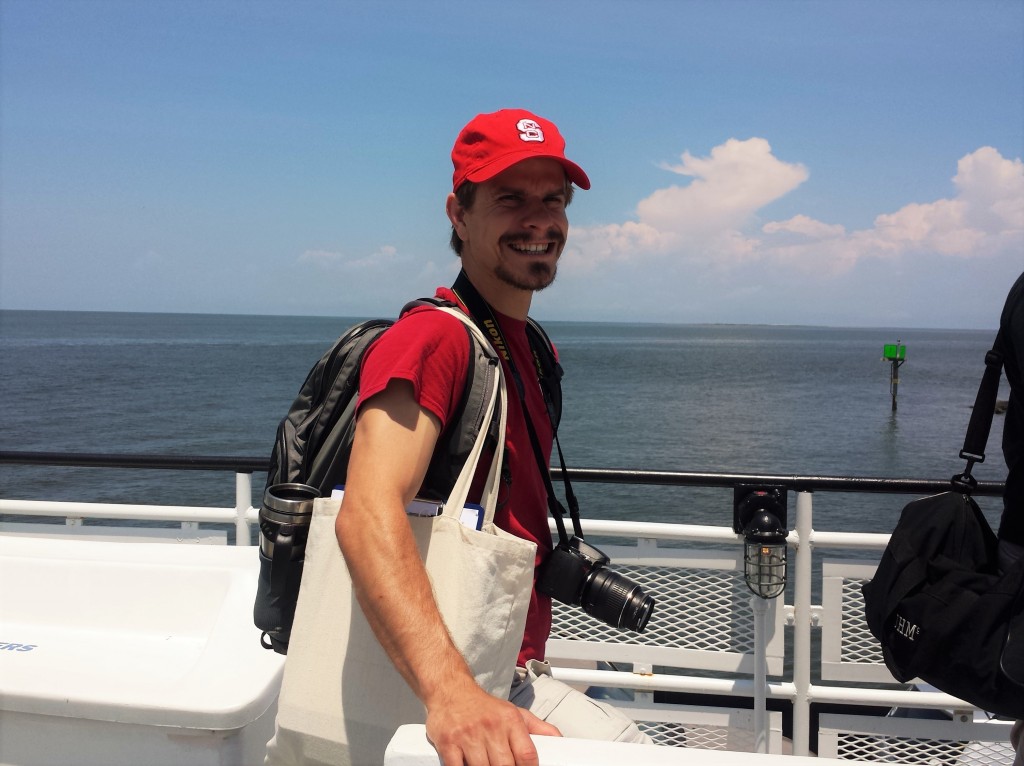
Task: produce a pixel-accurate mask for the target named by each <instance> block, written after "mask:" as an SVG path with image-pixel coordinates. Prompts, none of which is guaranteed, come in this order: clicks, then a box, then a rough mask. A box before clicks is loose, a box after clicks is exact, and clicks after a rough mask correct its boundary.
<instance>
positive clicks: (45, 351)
mask: <svg viewBox="0 0 1024 766" xmlns="http://www.w3.org/2000/svg"><path fill="white" fill-rule="evenodd" d="M356 321H358V318H326V317H276V316H220V315H215V316H211V315H195V314H128V313H92V312H25V311H2V312H0V435H2V442H0V443H2V445H3V446H2V449H5V450H39V451H67V452H94V453H131V454H152V455H166V454H173V455H240V456H252V457H263V456H265V455H268V454H269V451H270V446H271V443H272V441H273V436H274V432H275V430H276V428H277V423H278V421H279V420H280V419H281V417H282V416H283V415H284V414H285V412H286V411H287V409H288V406H289V404H290V403H291V400H292V398H293V397H294V395H295V393H296V392H297V391H298V388H299V386H300V385H301V384H302V381H303V379H304V378H305V375H306V373H307V371H308V370H309V368H310V367H311V366H312V365H313V363H314V362H315V361H316V360H317V359H318V358H319V356H320V355H321V353H322V352H323V351H324V350H325V349H326V348H327V347H328V346H329V345H330V343H331V342H333V340H334V339H335V338H336V337H337V336H338V335H339V334H340V333H341V332H342V331H344V330H345V329H346V328H347V327H348V326H350V325H351V324H353V323H354V322H356ZM993 321H995V318H993ZM545 328H546V329H547V330H548V333H549V334H550V335H551V337H552V339H553V340H554V342H555V344H556V346H557V347H558V349H559V351H560V354H561V358H562V362H563V366H564V368H565V372H566V374H565V378H564V381H563V390H564V414H563V420H562V427H561V430H560V436H561V442H562V446H563V448H564V450H565V454H566V459H567V462H568V464H569V465H570V466H571V467H587V468H616V469H620V468H621V469H644V470H678V471H727V472H740V473H773V474H776V473H777V474H803V475H830V476H872V477H907V478H915V479H947V478H949V477H950V476H951V475H952V474H954V473H957V472H959V471H960V470H962V466H963V462H962V461H960V460H959V459H958V458H957V455H958V453H959V450H960V447H961V445H962V442H963V435H964V431H965V429H966V426H967V422H968V419H969V417H970V413H971V406H972V405H973V403H974V396H975V393H976V391H977V386H978V382H979V381H980V379H981V373H982V369H983V364H984V362H983V360H984V355H985V352H986V351H987V350H988V348H989V347H990V345H991V342H992V339H993V337H994V335H995V332H994V330H993V331H973V330H972V331H965V330H915V329H898V328H897V329H844V328H818V327H769V326H735V325H656V324H610V323H608V324H606V323H571V322H550V323H545ZM897 339H900V340H901V342H902V343H904V344H905V345H906V346H907V361H906V363H905V364H904V365H903V367H902V368H901V369H900V384H899V395H898V399H897V401H898V410H897V411H896V412H893V411H892V409H891V399H890V395H889V374H890V366H889V364H888V363H887V362H884V361H882V360H881V353H882V346H883V344H886V343H895V342H896V340H897ZM1007 395H1008V391H1007V388H1006V384H1005V381H1003V384H1002V389H1001V391H1000V397H1001V398H1006V396H1007ZM1002 420H1003V418H1002V417H999V416H997V417H996V418H995V422H994V423H993V428H992V435H991V437H990V439H989V448H988V454H989V459H988V460H987V461H986V462H985V463H984V464H982V465H980V466H977V467H976V469H975V476H976V477H977V478H978V479H979V480H984V481H1001V480H1002V479H1003V478H1004V476H1005V466H1004V464H1003V461H1002V455H1001V452H1000V449H999V444H1000V439H1001V435H1002ZM263 479H264V477H263V476H261V475H257V476H256V477H254V485H255V489H254V494H255V495H257V497H256V498H254V499H255V500H257V501H258V494H259V490H260V489H261V488H262V484H263ZM575 489H576V494H577V495H578V496H579V498H580V501H581V506H582V510H583V516H584V519H586V518H587V517H593V518H625V519H641V520H649V521H671V522H680V523H688V524H701V523H705V524H718V525H728V524H730V523H731V513H732V510H731V493H730V492H729V491H727V490H714V489H705V490H700V489H685V488H642V487H627V486H618V487H614V486H605V485H597V484H579V483H578V484H577V485H575ZM0 497H4V498H24V499H61V500H81V501H92V502H156V503H173V504H181V505H213V506H232V505H233V504H234V482H233V480H232V478H231V476H230V475H228V474H209V473H206V472H198V471H187V472H171V471H155V470H154V471H141V470H132V471H128V470H114V469H92V468H39V467H25V466H10V465H4V466H0ZM904 502H905V499H903V500H901V499H899V498H895V499H894V498H893V497H891V496H878V495H864V494H860V495H853V494H848V493H821V497H820V498H819V497H818V496H817V495H816V497H815V527H816V528H817V529H824V530H834V531H844V530H860V531H874V532H887V531H890V530H891V529H892V526H893V525H894V523H895V520H896V518H897V517H898V514H899V510H900V508H901V507H902V504H903V503H904ZM998 503H999V501H998V499H995V498H982V499H981V504H982V506H983V507H984V508H985V510H986V513H988V514H989V515H992V514H993V513H995V512H996V510H997V506H998Z"/></svg>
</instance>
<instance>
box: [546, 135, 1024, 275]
mask: <svg viewBox="0 0 1024 766" xmlns="http://www.w3.org/2000/svg"><path fill="white" fill-rule="evenodd" d="M663 167H664V168H665V169H666V170H670V171H672V172H674V173H678V174H680V175H685V176H688V177H690V178H692V179H693V181H692V182H691V183H689V184H688V185H686V186H683V187H680V186H675V185H673V186H669V187H667V188H663V189H658V190H656V191H655V192H653V193H652V194H651V195H650V196H648V197H646V198H645V199H643V200H641V201H640V202H639V203H638V205H637V207H636V220H635V221H627V222H624V223H613V224H606V225H603V226H595V227H584V228H573V230H572V234H571V236H570V239H569V247H568V248H567V251H566V256H565V259H564V260H565V264H564V265H565V267H566V270H568V271H575V272H576V273H586V272H591V271H595V270H597V269H600V268H601V266H602V264H605V263H614V262H619V263H636V262H642V261H648V260H652V259H658V258H661V257H665V256H671V257H672V258H673V259H674V260H676V261H681V262H683V263H686V264H688V265H689V266H690V267H691V268H704V269H705V270H707V269H712V270H716V271H720V270H730V269H732V268H734V267H736V266H738V265H740V264H750V263H753V262H762V263H764V264H766V265H767V264H777V265H780V266H785V267H788V268H793V269H796V270H799V271H804V272H812V273H818V274H823V275H826V274H831V275H836V274H840V273H844V272H847V271H849V270H850V269H851V268H852V267H853V266H854V265H855V264H856V263H857V262H858V261H860V260H862V259H865V258H881V259H894V258H900V257H914V256H917V255H928V256H933V255H939V256H944V257H951V258H984V257H990V256H999V255H1006V254H1007V253H1009V252H1011V251H1013V250H1014V249H1016V250H1020V249H1022V248H1024V164H1022V162H1021V160H1020V159H1019V158H1018V159H1006V158H1004V157H1003V156H1001V155H1000V153H999V152H998V151H997V150H996V149H994V148H992V147H981V148H980V149H978V150H976V151H974V152H972V153H971V154H968V155H966V156H965V157H963V158H961V159H960V161H959V162H958V163H957V173H956V175H955V176H954V177H953V179H952V180H953V190H954V193H953V195H952V196H951V197H950V198H948V199H939V200H934V201H931V202H911V203H908V204H907V205H905V206H904V207H902V208H900V209H899V210H896V211H895V212H891V213H883V214H880V215H878V216H877V218H876V219H875V221H874V225H873V226H872V227H871V228H868V229H862V230H854V231H847V229H846V228H845V227H844V226H842V225H840V224H836V223H827V222H823V221H818V220H815V219H813V218H811V217H809V216H807V215H803V214H798V215H795V216H793V217H791V218H789V219H788V220H784V221H769V222H767V223H764V224H763V225H761V226H760V227H757V225H756V223H757V214H758V212H759V211H760V210H761V209H762V208H764V207H765V206H766V205H768V204H769V203H771V202H774V201H775V200H778V199H780V198H781V197H783V196H784V195H786V194H788V193H789V192H790V191H792V190H794V189H796V188H797V187H798V186H799V185H800V184H802V183H803V182H804V181H805V180H807V178H808V177H809V174H808V171H807V169H806V168H805V167H804V166H803V165H801V164H798V163H796V164H794V163H787V162H783V161H781V160H779V159H778V158H776V157H775V156H773V155H772V152H771V147H770V145H769V144H768V142H767V141H765V140H764V139H763V138H751V139H748V140H746V141H739V140H736V139H730V140H728V141H726V142H725V143H724V144H722V145H720V146H717V147H715V148H714V149H712V150H711V154H710V156H708V157H700V158H698V157H694V156H692V155H691V154H690V153H689V152H687V153H684V154H683V155H682V162H681V163H680V164H678V165H663Z"/></svg>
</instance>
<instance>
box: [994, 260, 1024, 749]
mask: <svg viewBox="0 0 1024 766" xmlns="http://www.w3.org/2000/svg"><path fill="white" fill-rule="evenodd" d="M999 332H1000V337H1001V338H1002V341H1001V342H1002V349H1001V351H1002V352H1003V372H1005V373H1006V380H1007V381H1008V382H1009V384H1010V403H1009V405H1008V406H1007V409H1006V422H1005V423H1004V424H1003V457H1004V458H1005V459H1006V468H1007V473H1006V488H1005V489H1004V490H1003V515H1002V518H1001V519H1000V522H999V565H1000V567H1001V568H1002V569H1004V570H1006V569H1009V568H1010V567H1012V566H1013V565H1014V564H1015V563H1016V562H1017V561H1018V560H1019V559H1020V558H1021V557H1022V556H1024V400H1022V397H1024V274H1021V275H1020V276H1019V277H1018V278H1017V281H1016V282H1014V284H1013V287H1011V288H1010V292H1009V293H1008V294H1007V296H1006V304H1005V305H1004V306H1003V313H1002V315H1001V316H1000V318H999ZM1010 741H1011V743H1012V745H1013V748H1014V750H1015V751H1016V758H1014V761H1013V766H1024V721H1017V722H1016V723H1015V724H1014V726H1013V731H1012V734H1011V736H1010Z"/></svg>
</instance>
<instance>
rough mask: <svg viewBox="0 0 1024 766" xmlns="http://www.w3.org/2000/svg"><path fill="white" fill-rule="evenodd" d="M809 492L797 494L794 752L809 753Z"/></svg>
mask: <svg viewBox="0 0 1024 766" xmlns="http://www.w3.org/2000/svg"><path fill="white" fill-rule="evenodd" d="M811 498H812V495H811V493H810V492H798V493H797V495H796V531H797V537H798V544H797V549H796V557H795V558H796V562H795V563H796V566H795V569H796V587H795V589H794V596H793V685H794V686H795V687H796V697H795V698H794V700H793V755H807V754H808V750H809V742H810V726H811V561H812V556H813V548H814V544H813V540H812V537H813V534H814V533H813V528H812V522H813V508H812V500H811Z"/></svg>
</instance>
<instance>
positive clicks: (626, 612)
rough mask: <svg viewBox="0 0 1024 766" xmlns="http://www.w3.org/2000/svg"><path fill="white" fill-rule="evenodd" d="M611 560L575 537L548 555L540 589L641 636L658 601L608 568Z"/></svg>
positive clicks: (539, 585)
mask: <svg viewBox="0 0 1024 766" xmlns="http://www.w3.org/2000/svg"><path fill="white" fill-rule="evenodd" d="M608 562H609V558H608V557H607V556H606V555H605V554H604V553H602V552H601V551H600V550H598V549H597V548H595V547H594V546H593V545H590V544H589V543H586V542H584V541H583V540H581V539H580V538H579V537H576V536H573V537H572V539H571V540H569V542H568V543H564V542H561V543H559V544H558V545H557V546H555V548H554V550H552V551H551V553H549V554H548V556H547V558H546V559H544V563H543V564H542V565H541V571H540V575H539V576H538V577H537V590H539V591H540V592H541V593H546V594H548V595H549V596H551V597H552V598H554V599H557V600H558V601H561V602H562V603H563V604H571V605H573V606H579V607H581V608H582V609H583V611H584V612H586V613H587V614H589V615H590V616H591V617H596V618H597V619H599V620H601V621H602V622H605V623H607V624H608V625H611V626H612V627H614V628H626V629H628V630H633V631H636V632H637V633H640V632H642V631H643V629H644V628H645V627H646V626H647V621H648V620H649V619H651V610H653V609H654V599H653V598H651V597H650V596H648V595H647V594H646V593H644V591H643V589H642V588H641V587H640V586H639V585H637V584H635V583H633V582H630V581H629V580H628V579H627V578H625V577H623V576H622V575H620V574H618V573H617V572H613V571H612V570H611V569H608V568H606V566H605V565H606V564H607V563H608Z"/></svg>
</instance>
